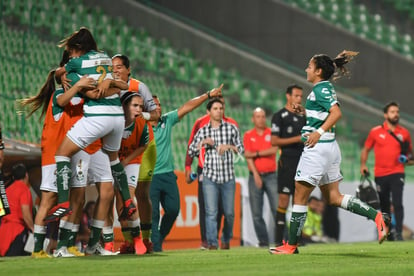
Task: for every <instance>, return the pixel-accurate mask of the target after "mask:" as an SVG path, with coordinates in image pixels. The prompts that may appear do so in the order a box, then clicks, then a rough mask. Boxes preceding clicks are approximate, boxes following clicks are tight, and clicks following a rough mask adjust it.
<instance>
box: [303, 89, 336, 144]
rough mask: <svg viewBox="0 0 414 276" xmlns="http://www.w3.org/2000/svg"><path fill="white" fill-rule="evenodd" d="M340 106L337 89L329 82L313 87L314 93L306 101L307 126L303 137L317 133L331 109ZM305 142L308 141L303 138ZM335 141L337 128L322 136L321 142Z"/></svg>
mask: <svg viewBox="0 0 414 276" xmlns="http://www.w3.org/2000/svg"><path fill="white" fill-rule="evenodd" d="M334 104H338V105H339V102H338V99H337V96H336V92H335V89H334V87H333V85H332V84H331V83H330V82H329V81H321V82H318V83H317V84H315V85H314V86H313V89H312V92H311V93H310V94H309V96H308V98H307V99H306V104H305V109H306V125H305V126H304V127H303V128H302V137H303V135H304V134H305V133H309V132H314V131H316V130H317V129H318V128H319V127H320V126H321V125H322V124H323V123H324V122H325V120H326V118H327V117H328V115H329V109H330V108H331V107H332V106H333V105H334ZM303 140H306V139H305V138H303ZM334 140H335V126H333V127H332V128H331V129H328V130H326V132H325V133H324V134H323V135H322V136H321V138H320V139H319V142H332V141H334Z"/></svg>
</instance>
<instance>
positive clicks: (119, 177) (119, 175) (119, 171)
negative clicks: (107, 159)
mask: <svg viewBox="0 0 414 276" xmlns="http://www.w3.org/2000/svg"><path fill="white" fill-rule="evenodd" d="M111 171H112V176H113V177H114V180H115V183H117V184H118V189H119V192H120V193H121V196H122V200H123V201H124V202H125V201H127V200H128V199H131V197H130V195H129V187H128V179H127V176H126V173H125V170H124V167H123V166H122V164H121V163H120V162H119V160H116V161H112V162H111Z"/></svg>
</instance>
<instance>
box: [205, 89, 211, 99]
mask: <svg viewBox="0 0 414 276" xmlns="http://www.w3.org/2000/svg"><path fill="white" fill-rule="evenodd" d="M206 94H207V97H208V98H209V99H211V96H210V91H207V93H206Z"/></svg>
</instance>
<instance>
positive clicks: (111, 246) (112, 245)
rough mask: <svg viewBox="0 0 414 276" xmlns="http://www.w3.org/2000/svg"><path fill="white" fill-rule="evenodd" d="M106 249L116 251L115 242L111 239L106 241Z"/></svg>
mask: <svg viewBox="0 0 414 276" xmlns="http://www.w3.org/2000/svg"><path fill="white" fill-rule="evenodd" d="M104 249H105V250H108V251H111V252H115V251H114V242H113V241H110V242H104Z"/></svg>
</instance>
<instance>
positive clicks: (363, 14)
mask: <svg viewBox="0 0 414 276" xmlns="http://www.w3.org/2000/svg"><path fill="white" fill-rule="evenodd" d="M285 2H287V3H289V4H291V5H292V6H295V7H297V8H300V9H302V10H304V11H306V12H310V13H312V14H314V15H315V16H317V17H319V18H321V19H324V20H327V21H330V22H331V23H333V24H335V25H337V26H340V27H342V28H345V29H347V30H349V31H351V32H353V33H355V34H357V35H359V36H360V37H362V38H365V39H369V40H372V41H375V42H377V43H379V44H381V45H383V46H384V47H387V48H389V49H391V50H394V51H396V52H399V53H400V54H402V55H404V56H405V57H407V58H409V59H412V58H413V57H414V56H413V55H414V52H413V51H414V49H413V47H414V46H413V42H412V38H411V35H410V34H400V33H399V32H398V30H397V28H396V27H395V25H393V24H387V23H386V22H385V21H384V20H383V18H382V17H381V15H379V14H371V13H370V12H369V11H368V10H367V8H366V6H365V5H364V4H357V2H356V1H354V0H342V1H339V0H329V1H328V0H316V1H314V0H285ZM388 2H390V3H392V4H393V5H394V6H395V8H396V9H397V10H399V11H405V12H408V13H410V15H411V16H412V17H413V18H414V10H413V8H412V7H413V3H412V2H410V1H405V0H397V1H388Z"/></svg>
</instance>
